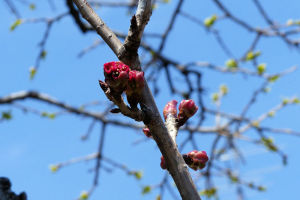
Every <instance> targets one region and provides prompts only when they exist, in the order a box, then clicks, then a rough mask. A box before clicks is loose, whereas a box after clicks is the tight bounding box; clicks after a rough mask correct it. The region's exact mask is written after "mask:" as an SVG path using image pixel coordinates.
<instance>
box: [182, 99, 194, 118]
mask: <svg viewBox="0 0 300 200" xmlns="http://www.w3.org/2000/svg"><path fill="white" fill-rule="evenodd" d="M197 110H198V107H197V106H196V105H195V102H194V101H193V100H191V99H190V100H182V101H181V102H180V104H179V114H178V117H179V116H182V117H183V116H184V117H187V118H189V117H192V116H193V115H194V114H195V113H196V112H197Z"/></svg>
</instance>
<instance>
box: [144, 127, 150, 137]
mask: <svg viewBox="0 0 300 200" xmlns="http://www.w3.org/2000/svg"><path fill="white" fill-rule="evenodd" d="M143 132H144V134H145V135H146V136H147V137H148V138H150V137H152V135H151V133H150V130H149V128H143Z"/></svg>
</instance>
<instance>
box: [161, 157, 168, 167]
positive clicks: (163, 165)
mask: <svg viewBox="0 0 300 200" xmlns="http://www.w3.org/2000/svg"><path fill="white" fill-rule="evenodd" d="M160 167H161V168H162V169H167V166H166V162H165V159H164V157H163V156H161V157H160Z"/></svg>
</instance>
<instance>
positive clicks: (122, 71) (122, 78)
mask: <svg viewBox="0 0 300 200" xmlns="http://www.w3.org/2000/svg"><path fill="white" fill-rule="evenodd" d="M129 70H130V69H129V67H128V66H127V65H125V64H123V63H122V62H108V63H105V64H104V76H105V82H106V83H107V84H108V86H109V87H110V88H111V90H112V92H114V93H116V94H119V95H120V94H122V92H123V91H124V90H125V89H126V87H127V82H128V79H129Z"/></svg>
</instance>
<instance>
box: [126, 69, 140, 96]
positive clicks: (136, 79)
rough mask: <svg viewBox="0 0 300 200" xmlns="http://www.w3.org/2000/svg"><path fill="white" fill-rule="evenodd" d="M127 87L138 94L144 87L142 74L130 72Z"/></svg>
mask: <svg viewBox="0 0 300 200" xmlns="http://www.w3.org/2000/svg"><path fill="white" fill-rule="evenodd" d="M128 87H129V88H130V89H131V90H133V91H134V92H138V93H139V92H140V91H141V90H142V89H143V87H144V72H140V71H135V70H131V71H130V72H129V80H128Z"/></svg>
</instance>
